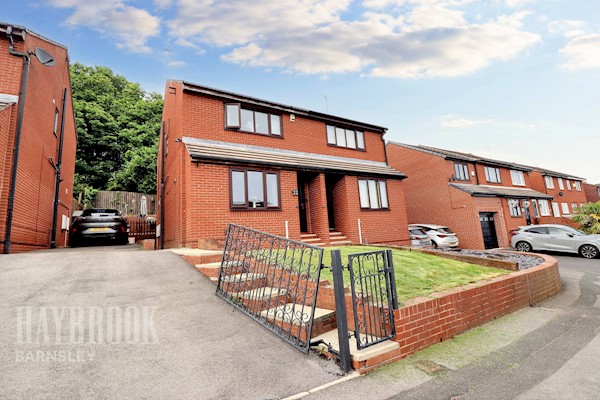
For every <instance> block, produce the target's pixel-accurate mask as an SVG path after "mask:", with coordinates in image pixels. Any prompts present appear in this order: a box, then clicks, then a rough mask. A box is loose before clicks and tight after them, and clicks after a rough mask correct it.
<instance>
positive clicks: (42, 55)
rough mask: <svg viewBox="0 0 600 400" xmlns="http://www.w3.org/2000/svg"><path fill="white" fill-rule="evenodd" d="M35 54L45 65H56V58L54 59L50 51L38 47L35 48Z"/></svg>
mask: <svg viewBox="0 0 600 400" xmlns="http://www.w3.org/2000/svg"><path fill="white" fill-rule="evenodd" d="M34 54H35V57H36V58H37V59H38V60H39V62H40V63H41V64H42V65H45V66H46V67H52V66H54V65H56V60H55V59H54V57H53V56H52V54H50V53H48V52H47V51H46V50H44V49H42V48H40V47H37V48H36V49H35V52H34Z"/></svg>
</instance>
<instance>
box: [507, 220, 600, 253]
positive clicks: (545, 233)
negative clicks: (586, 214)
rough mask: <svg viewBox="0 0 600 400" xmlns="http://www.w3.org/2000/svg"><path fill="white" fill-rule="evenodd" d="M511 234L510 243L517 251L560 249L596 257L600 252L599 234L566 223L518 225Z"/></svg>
mask: <svg viewBox="0 0 600 400" xmlns="http://www.w3.org/2000/svg"><path fill="white" fill-rule="evenodd" d="M511 234H512V235H513V236H512V238H511V239H510V245H511V246H512V247H514V248H515V249H517V250H518V251H534V250H547V251H562V252H566V253H575V254H577V253H579V254H580V255H581V256H582V257H585V258H596V257H598V254H600V250H599V249H600V235H590V234H587V233H584V232H581V231H578V230H577V229H574V228H571V227H570V226H566V225H555V224H541V225H527V226H520V227H519V229H517V230H516V231H512V232H511Z"/></svg>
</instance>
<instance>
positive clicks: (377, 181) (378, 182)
mask: <svg viewBox="0 0 600 400" xmlns="http://www.w3.org/2000/svg"><path fill="white" fill-rule="evenodd" d="M361 181H363V182H366V184H367V198H366V200H367V201H368V203H369V206H368V207H363V206H362V203H363V201H362V200H363V199H361V194H360V182H361ZM369 181H373V182H375V189H376V191H377V193H376V196H377V202H378V206H379V207H377V208H373V207H372V205H371V187H370V185H369ZM382 182H383V185H384V186H385V192H384V193H385V200H386V203H387V207H383V206H382V196H381V183H382ZM356 183H357V189H358V204H359V206H360V209H361V211H367V210H370V211H382V210H383V211H389V210H390V196H389V194H388V185H387V179H379V178H366V177H365V178H358V179H357V180H356Z"/></svg>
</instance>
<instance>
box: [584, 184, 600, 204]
mask: <svg viewBox="0 0 600 400" xmlns="http://www.w3.org/2000/svg"><path fill="white" fill-rule="evenodd" d="M583 190H584V192H585V199H586V200H587V202H588V203H596V202H598V201H600V184H598V185H591V184H589V183H584V184H583Z"/></svg>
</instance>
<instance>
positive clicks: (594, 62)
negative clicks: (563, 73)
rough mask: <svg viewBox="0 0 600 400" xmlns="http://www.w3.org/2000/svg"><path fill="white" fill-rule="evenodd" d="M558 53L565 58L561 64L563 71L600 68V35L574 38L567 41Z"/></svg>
mask: <svg viewBox="0 0 600 400" xmlns="http://www.w3.org/2000/svg"><path fill="white" fill-rule="evenodd" d="M560 53H561V54H562V55H563V56H565V58H566V61H565V62H564V63H563V64H561V67H562V68H564V69H567V70H571V71H574V70H578V69H582V68H600V34H588V35H580V36H576V37H574V38H572V39H571V40H569V42H568V43H567V44H566V45H565V47H563V48H562V49H561V50H560Z"/></svg>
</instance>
